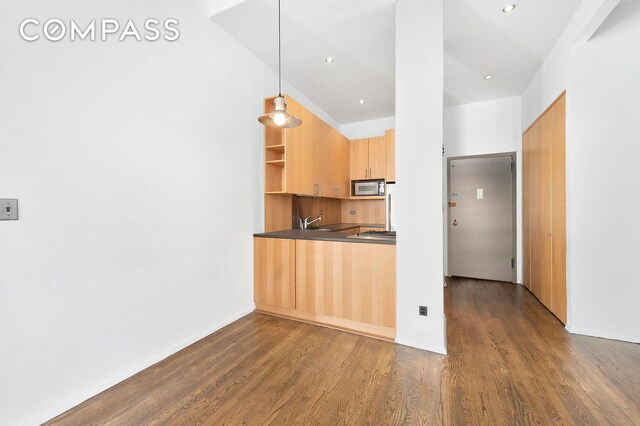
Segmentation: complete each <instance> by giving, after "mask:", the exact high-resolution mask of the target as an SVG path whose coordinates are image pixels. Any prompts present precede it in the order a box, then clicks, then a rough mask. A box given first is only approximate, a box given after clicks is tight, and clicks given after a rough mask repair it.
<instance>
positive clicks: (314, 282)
mask: <svg viewBox="0 0 640 426" xmlns="http://www.w3.org/2000/svg"><path fill="white" fill-rule="evenodd" d="M395 265H396V262H395V246H393V245H382V244H361V243H341V242H332V241H306V240H298V241H297V244H296V309H298V310H300V311H303V312H308V313H311V314H316V315H320V316H330V317H333V318H338V319H342V320H347V321H354V322H356V323H364V324H368V325H370V327H367V329H368V331H369V332H371V333H375V334H377V335H380V336H381V337H389V338H392V337H394V335H395V323H396V312H395ZM345 324H346V323H345ZM374 330H375V331H374Z"/></svg>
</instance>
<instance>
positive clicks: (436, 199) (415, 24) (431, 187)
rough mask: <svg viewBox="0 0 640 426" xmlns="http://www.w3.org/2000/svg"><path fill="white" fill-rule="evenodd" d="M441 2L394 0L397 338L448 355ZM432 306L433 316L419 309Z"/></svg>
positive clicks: (438, 0)
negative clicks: (443, 191)
mask: <svg viewBox="0 0 640 426" xmlns="http://www.w3.org/2000/svg"><path fill="white" fill-rule="evenodd" d="M442 7H443V6H442V0H431V1H423V0H402V1H399V2H397V3H396V142H397V144H396V161H397V174H398V182H400V184H399V185H398V190H399V191H398V194H399V197H398V206H397V209H398V214H397V219H398V229H399V233H398V244H397V339H396V341H397V342H398V343H401V344H407V345H410V346H415V347H421V348H424V349H427V350H431V351H435V352H440V353H445V352H446V332H445V317H444V293H443V287H442V286H443V273H444V271H443V241H442V219H443V217H442V207H443V206H442V126H443V121H442V109H443V108H442V105H443V46H444V43H443V22H442V21H443V10H442ZM419 305H427V306H428V309H429V315H428V316H427V317H422V316H419V315H418V306H419Z"/></svg>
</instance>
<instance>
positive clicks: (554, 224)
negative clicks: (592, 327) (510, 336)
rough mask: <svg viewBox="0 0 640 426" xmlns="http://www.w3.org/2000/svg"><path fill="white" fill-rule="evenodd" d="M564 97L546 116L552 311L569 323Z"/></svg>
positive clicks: (561, 319)
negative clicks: (548, 153) (549, 158)
mask: <svg viewBox="0 0 640 426" xmlns="http://www.w3.org/2000/svg"><path fill="white" fill-rule="evenodd" d="M565 108H566V106H565V97H564V96H562V97H561V98H560V99H559V100H558V101H557V102H556V103H555V104H554V105H553V107H551V109H550V110H549V111H548V112H547V113H546V114H545V126H546V127H547V128H548V132H549V136H550V147H549V148H550V152H551V230H552V235H553V238H552V240H553V243H552V247H551V250H552V256H551V258H552V262H551V263H552V268H551V270H552V272H551V275H552V276H551V284H552V288H551V308H550V309H551V312H553V313H554V314H555V315H556V316H557V317H558V318H559V319H560V321H562V322H563V323H566V322H567V264H566V262H567V231H566V176H565V174H566V173H565V157H566V154H565Z"/></svg>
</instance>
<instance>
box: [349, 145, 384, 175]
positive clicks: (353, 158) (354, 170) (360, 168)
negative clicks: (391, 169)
mask: <svg viewBox="0 0 640 426" xmlns="http://www.w3.org/2000/svg"><path fill="white" fill-rule="evenodd" d="M350 147H351V152H350V177H351V180H363V179H384V178H385V173H386V168H387V164H386V151H387V149H386V139H385V137H384V136H379V137H375V138H367V139H355V140H352V141H351V145H350Z"/></svg>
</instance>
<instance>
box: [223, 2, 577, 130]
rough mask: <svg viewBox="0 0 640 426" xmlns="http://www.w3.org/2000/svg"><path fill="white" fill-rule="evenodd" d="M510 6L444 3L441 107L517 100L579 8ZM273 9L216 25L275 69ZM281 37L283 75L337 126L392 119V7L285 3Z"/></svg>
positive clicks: (257, 6) (252, 8)
mask: <svg viewBox="0 0 640 426" xmlns="http://www.w3.org/2000/svg"><path fill="white" fill-rule="evenodd" d="M400 1H402V0H400ZM508 1H514V0H444V7H445V37H444V38H445V58H444V59H445V104H446V105H457V104H464V103H470V102H478V101H483V100H490V99H497V98H503V97H507V96H517V95H520V94H522V92H523V91H524V89H525V87H526V85H527V83H528V82H529V81H530V80H531V77H532V76H533V75H534V74H535V72H536V71H537V69H538V68H539V67H540V64H541V63H542V60H543V59H544V58H545V57H546V55H547V53H548V52H549V50H551V47H552V46H553V44H554V43H555V41H556V40H557V38H558V37H559V35H560V34H561V32H562V30H563V28H564V27H565V26H566V24H567V22H568V21H569V18H570V17H571V15H572V14H573V12H574V11H575V9H576V8H577V7H578V5H579V4H580V2H581V0H526V1H524V0H515V4H516V5H517V8H516V10H515V11H514V12H513V13H511V14H505V13H502V8H503V7H504V5H505V4H506V3H507V2H508ZM277 5H278V3H277V1H276V0H247V1H244V2H242V3H240V4H239V5H237V6H235V7H233V8H231V9H228V10H226V11H224V12H221V13H219V14H217V15H216V16H214V18H213V19H214V20H215V21H216V22H217V23H218V24H219V25H220V26H222V27H223V28H224V29H225V30H226V31H227V32H229V33H230V34H231V35H232V36H234V37H235V38H236V39H238V40H239V41H240V42H241V43H243V44H244V45H245V46H247V48H248V49H249V50H251V51H252V52H253V53H254V54H255V55H256V56H258V57H259V58H260V59H261V60H262V61H264V62H265V63H266V64H267V65H269V66H270V67H271V68H273V69H274V70H277V67H278V50H277ZM282 39H283V42H282V44H283V60H282V67H283V76H284V78H285V79H286V80H287V81H289V82H290V83H291V84H293V85H294V86H295V87H296V88H297V89H298V90H300V91H301V92H302V93H304V94H305V95H306V96H307V97H308V98H310V99H311V100H312V101H314V102H315V103H316V104H317V105H318V106H319V107H320V108H322V109H323V110H324V111H325V112H327V113H328V114H329V115H331V116H332V117H333V118H334V119H336V120H337V121H338V122H340V123H342V124H346V123H353V122H358V121H365V120H371V119H375V118H381V117H389V116H393V115H394V114H395V1H394V0H349V1H345V0H282ZM327 56H332V57H334V58H335V62H334V63H333V64H327V63H326V62H325V61H324V60H325V58H326V57H327ZM487 74H491V75H493V78H492V79H491V80H484V78H483V77H484V76H485V75H487ZM276 91H277V81H274V94H275V92H276ZM360 99H365V103H364V104H362V105H361V104H359V102H358V101H359V100H360Z"/></svg>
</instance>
